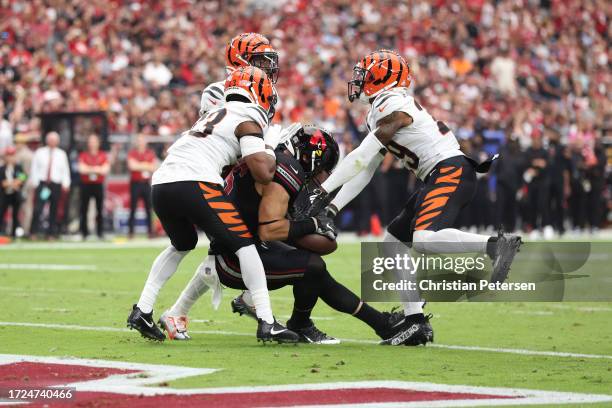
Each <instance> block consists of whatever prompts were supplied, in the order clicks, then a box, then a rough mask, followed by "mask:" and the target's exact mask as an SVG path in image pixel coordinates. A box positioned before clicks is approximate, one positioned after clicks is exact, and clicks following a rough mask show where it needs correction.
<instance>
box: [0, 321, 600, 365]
mask: <svg viewBox="0 0 612 408" xmlns="http://www.w3.org/2000/svg"><path fill="white" fill-rule="evenodd" d="M0 326H18V327H38V328H44V329H62V330H83V331H102V332H104V331H107V332H128V331H130V329H128V328H123V327H107V326H79V325H74V324H60V323H29V322H0ZM189 331H190V332H191V333H196V334H221V335H231V336H253V333H241V332H232V331H225V330H189ZM340 340H342V341H346V342H350V343H364V344H378V341H375V340H366V339H340ZM427 347H434V348H440V349H449V350H464V351H484V352H490V353H508V354H520V355H528V356H547V357H569V358H592V359H607V360H612V356H611V355H605V354H583V353H568V352H562V351H541V350H526V349H512V348H495V347H480V346H461V345H453V344H435V343H431V344H429V345H428V346H427Z"/></svg>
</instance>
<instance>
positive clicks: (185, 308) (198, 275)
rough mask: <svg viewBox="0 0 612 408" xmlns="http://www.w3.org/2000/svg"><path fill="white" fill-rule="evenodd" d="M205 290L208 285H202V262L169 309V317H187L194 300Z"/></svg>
mask: <svg viewBox="0 0 612 408" xmlns="http://www.w3.org/2000/svg"><path fill="white" fill-rule="evenodd" d="M207 290H208V285H207V284H206V283H204V263H203V262H202V263H201V264H200V265H199V266H198V268H197V269H196V271H195V273H194V274H193V277H192V278H191V280H190V281H189V283H188V284H187V286H186V287H185V289H183V292H181V295H180V296H179V298H178V299H177V300H176V303H174V305H173V306H172V307H171V308H170V315H171V316H187V315H188V314H189V310H191V307H192V306H193V304H194V303H195V302H196V300H198V299H199V298H200V297H201V296H202V295H203V294H204V293H206V291H207Z"/></svg>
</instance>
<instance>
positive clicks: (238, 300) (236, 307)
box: [231, 292, 257, 321]
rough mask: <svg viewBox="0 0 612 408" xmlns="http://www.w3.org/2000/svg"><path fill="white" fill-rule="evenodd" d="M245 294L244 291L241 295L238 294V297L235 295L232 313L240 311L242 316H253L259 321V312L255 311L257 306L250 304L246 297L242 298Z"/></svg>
mask: <svg viewBox="0 0 612 408" xmlns="http://www.w3.org/2000/svg"><path fill="white" fill-rule="evenodd" d="M243 294H244V292H242V293H241V294H240V295H238V296H237V297H235V298H234V299H233V300H232V303H231V304H232V313H238V314H240V316H242V315H247V316H248V317H250V318H252V319H253V320H255V321H257V314H256V313H255V308H254V307H253V306H249V305H248V304H247V303H246V302H245V301H244V299H243V298H242V295H243Z"/></svg>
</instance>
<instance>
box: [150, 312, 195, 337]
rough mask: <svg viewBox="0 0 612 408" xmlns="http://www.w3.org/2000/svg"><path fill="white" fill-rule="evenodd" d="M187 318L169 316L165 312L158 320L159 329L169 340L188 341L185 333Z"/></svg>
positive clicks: (187, 335)
mask: <svg viewBox="0 0 612 408" xmlns="http://www.w3.org/2000/svg"><path fill="white" fill-rule="evenodd" d="M187 322H188V320H187V316H170V313H169V310H166V311H165V312H164V313H163V314H162V315H161V317H160V318H159V322H158V323H159V325H160V327H161V328H162V329H163V330H165V331H166V332H167V333H168V338H170V340H190V339H191V337H189V334H188V333H187Z"/></svg>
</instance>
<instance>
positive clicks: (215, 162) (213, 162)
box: [152, 101, 268, 185]
mask: <svg viewBox="0 0 612 408" xmlns="http://www.w3.org/2000/svg"><path fill="white" fill-rule="evenodd" d="M250 121H252V122H255V123H257V124H258V125H259V126H260V127H261V129H262V131H263V132H265V130H266V129H267V127H268V116H267V114H266V111H265V110H264V109H263V108H262V107H261V106H259V105H256V104H254V103H244V102H237V101H236V102H227V103H225V106H224V107H222V108H217V109H214V110H211V111H209V112H207V113H206V114H205V115H204V116H202V117H200V119H198V121H197V122H196V123H195V125H193V127H192V128H191V129H190V130H188V131H186V132H184V133H183V135H182V136H181V137H180V138H179V139H178V140H177V141H176V142H174V144H173V145H172V146H170V148H169V149H168V156H167V157H166V159H165V160H164V161H163V163H162V164H161V166H160V167H159V169H157V171H156V172H155V173H153V178H152V184H153V185H155V184H164V183H173V182H175V181H208V182H211V183H217V184H223V179H222V178H221V171H222V169H223V167H225V166H228V165H232V164H234V163H236V161H237V160H238V158H240V156H241V151H240V142H239V141H238V138H237V137H236V136H235V133H234V132H235V131H236V127H237V126H238V125H239V124H241V123H243V122H250Z"/></svg>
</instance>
